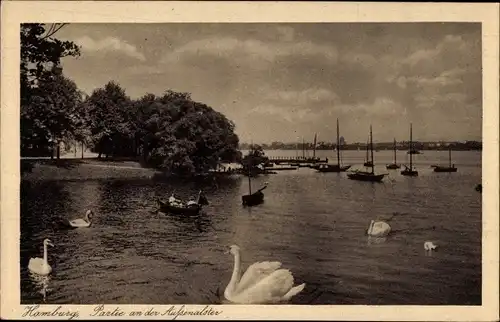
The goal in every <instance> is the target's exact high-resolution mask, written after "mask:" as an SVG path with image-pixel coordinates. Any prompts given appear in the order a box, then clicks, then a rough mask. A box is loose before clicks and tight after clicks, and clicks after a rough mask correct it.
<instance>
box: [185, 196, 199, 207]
mask: <svg viewBox="0 0 500 322" xmlns="http://www.w3.org/2000/svg"><path fill="white" fill-rule="evenodd" d="M196 204H197V202H196V201H195V200H194V197H189V201H188V202H187V206H188V207H189V206H191V205H196Z"/></svg>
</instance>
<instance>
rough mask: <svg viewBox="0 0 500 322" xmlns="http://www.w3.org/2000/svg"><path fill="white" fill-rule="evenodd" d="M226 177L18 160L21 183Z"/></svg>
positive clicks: (96, 162) (101, 163)
mask: <svg viewBox="0 0 500 322" xmlns="http://www.w3.org/2000/svg"><path fill="white" fill-rule="evenodd" d="M212 176H215V177H220V176H222V177H226V176H227V175H226V174H225V173H221V174H215V173H211V174H206V175H195V176H193V177H182V176H178V175H174V174H169V173H165V172H162V171H160V170H157V169H153V168H147V167H144V166H142V164H141V163H140V162H138V161H134V160H130V159H122V160H120V159H97V158H85V159H76V158H65V159H59V160H56V159H53V160H52V159H50V158H25V159H21V181H78V180H101V179H109V180H111V179H160V180H162V179H174V180H175V179H181V180H188V181H189V180H200V179H201V180H205V179H212V178H211V177H212Z"/></svg>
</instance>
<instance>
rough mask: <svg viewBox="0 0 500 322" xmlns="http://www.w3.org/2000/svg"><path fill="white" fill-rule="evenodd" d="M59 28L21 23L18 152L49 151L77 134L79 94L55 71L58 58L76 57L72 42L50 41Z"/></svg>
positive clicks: (76, 50) (77, 52)
mask: <svg viewBox="0 0 500 322" xmlns="http://www.w3.org/2000/svg"><path fill="white" fill-rule="evenodd" d="M60 27H61V26H55V25H52V26H51V27H50V28H48V29H47V28H46V26H45V25H44V24H40V23H29V24H21V31H20V38H21V62H20V73H21V75H20V79H21V84H20V87H21V88H20V89H21V117H20V120H21V153H23V152H25V151H27V150H28V149H30V150H37V148H38V149H39V150H48V149H47V147H49V146H50V145H51V142H52V141H56V142H59V141H61V140H65V139H69V138H70V137H71V136H74V135H75V134H76V132H77V130H76V128H77V127H79V126H81V125H79V122H80V119H81V118H80V116H79V115H78V113H77V111H76V109H77V107H79V106H80V103H81V95H80V92H79V91H78V88H77V87H76V85H75V84H74V83H73V82H72V81H71V80H69V79H67V78H65V77H64V76H62V75H61V73H60V70H59V69H58V68H56V67H57V66H58V65H59V63H60V60H61V58H63V57H66V56H78V55H79V54H80V50H79V48H78V46H76V45H75V44H74V43H73V42H70V41H61V40H59V39H56V38H53V37H52V36H53V35H54V33H55V32H56V31H57V30H58V28H59V29H60Z"/></svg>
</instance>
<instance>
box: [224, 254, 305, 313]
mask: <svg viewBox="0 0 500 322" xmlns="http://www.w3.org/2000/svg"><path fill="white" fill-rule="evenodd" d="M227 253H231V254H232V255H233V256H234V269H233V274H232V276H231V280H230V281H229V284H228V285H227V287H226V290H225V291H224V297H225V298H226V299H227V300H228V301H230V302H232V303H238V304H269V303H279V302H285V301H288V300H290V299H291V298H292V297H293V296H294V295H297V294H298V293H300V292H301V291H302V290H303V289H304V287H305V286H306V284H305V283H303V284H301V285H298V286H295V287H294V286H293V282H294V280H293V276H292V273H291V272H290V271H289V270H288V269H280V267H281V263H280V262H257V263H254V264H252V265H250V266H249V267H248V269H247V270H246V272H245V274H243V276H241V272H240V271H241V257H240V248H239V247H238V246H236V245H232V246H231V247H230V250H229V251H228V252H226V254H227ZM240 276H241V278H240Z"/></svg>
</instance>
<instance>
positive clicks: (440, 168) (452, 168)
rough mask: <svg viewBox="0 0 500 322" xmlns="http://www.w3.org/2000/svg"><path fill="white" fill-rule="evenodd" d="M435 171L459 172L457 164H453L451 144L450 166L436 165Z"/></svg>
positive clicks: (449, 152)
mask: <svg viewBox="0 0 500 322" xmlns="http://www.w3.org/2000/svg"><path fill="white" fill-rule="evenodd" d="M433 168H434V172H457V168H456V167H455V165H454V164H453V165H452V164H451V146H450V147H449V150H448V166H440V165H434V166H433Z"/></svg>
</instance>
